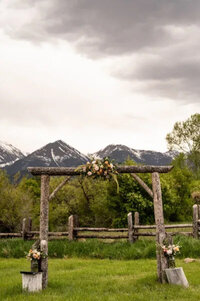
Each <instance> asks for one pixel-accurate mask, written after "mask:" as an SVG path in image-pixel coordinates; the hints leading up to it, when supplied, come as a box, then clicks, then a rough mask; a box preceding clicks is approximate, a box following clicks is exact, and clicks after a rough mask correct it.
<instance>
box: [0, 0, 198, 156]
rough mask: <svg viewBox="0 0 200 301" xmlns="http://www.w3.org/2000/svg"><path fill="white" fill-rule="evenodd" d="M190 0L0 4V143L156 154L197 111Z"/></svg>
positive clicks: (194, 11)
mask: <svg viewBox="0 0 200 301" xmlns="http://www.w3.org/2000/svg"><path fill="white" fill-rule="evenodd" d="M199 13H200V1H199V0H175V1H174V0H168V1H166V0H0V120H1V122H0V140H3V141H6V142H9V143H11V144H13V145H14V146H16V147H18V148H20V149H21V150H23V151H28V152H31V151H34V150H36V149H37V148H39V147H42V146H43V145H45V144H46V143H48V142H53V141H55V140H58V139H62V140H64V141H65V142H66V143H68V144H70V145H72V146H73V147H75V148H77V149H78V150H80V151H82V152H84V153H87V152H90V153H91V152H95V151H97V150H99V149H101V148H103V147H105V146H106V145H108V144H111V143H114V144H117V143H120V144H125V145H127V146H129V147H132V148H136V149H146V150H157V151H166V150H167V144H166V141H165V137H166V134H167V133H169V132H170V131H171V130H172V128H173V125H174V123H175V122H176V121H181V120H185V119H187V118H188V117H189V116H190V115H192V114H194V113H197V112H198V113H199V112H200V18H199Z"/></svg>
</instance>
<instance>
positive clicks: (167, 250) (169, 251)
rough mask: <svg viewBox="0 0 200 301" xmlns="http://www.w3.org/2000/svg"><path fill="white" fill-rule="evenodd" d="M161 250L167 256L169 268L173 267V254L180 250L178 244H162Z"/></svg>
mask: <svg viewBox="0 0 200 301" xmlns="http://www.w3.org/2000/svg"><path fill="white" fill-rule="evenodd" d="M162 250H163V253H164V255H165V256H166V257H167V260H168V265H169V268H175V267H176V265H175V256H176V255H177V254H178V253H179V252H180V246H178V245H168V246H166V245H163V246H162Z"/></svg>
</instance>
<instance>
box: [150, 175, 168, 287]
mask: <svg viewBox="0 0 200 301" xmlns="http://www.w3.org/2000/svg"><path fill="white" fill-rule="evenodd" d="M152 188H153V200H154V216H155V223H156V243H157V249H156V257H157V273H158V279H159V281H160V282H161V283H165V282H166V276H165V272H164V270H165V269H166V268H167V267H168V266H167V258H166V257H165V256H164V253H163V251H162V249H161V246H162V245H163V241H164V240H165V238H166V232H165V224H164V216H163V205H162V193H161V185H160V177H159V174H158V173H157V172H154V173H153V174H152Z"/></svg>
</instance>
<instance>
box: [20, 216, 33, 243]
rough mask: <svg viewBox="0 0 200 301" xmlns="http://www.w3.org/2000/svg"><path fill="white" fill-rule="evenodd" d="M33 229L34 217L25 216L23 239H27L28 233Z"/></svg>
mask: <svg viewBox="0 0 200 301" xmlns="http://www.w3.org/2000/svg"><path fill="white" fill-rule="evenodd" d="M31 230H32V219H31V218H23V220H22V239H23V240H26V239H27V238H28V233H29V232H30V231H31Z"/></svg>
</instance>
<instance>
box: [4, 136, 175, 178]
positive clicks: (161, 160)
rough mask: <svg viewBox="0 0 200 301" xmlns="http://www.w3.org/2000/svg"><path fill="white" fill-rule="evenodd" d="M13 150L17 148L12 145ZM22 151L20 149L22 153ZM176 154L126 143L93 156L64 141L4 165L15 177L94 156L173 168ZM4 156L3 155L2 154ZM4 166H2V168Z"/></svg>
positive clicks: (76, 163) (77, 164)
mask: <svg viewBox="0 0 200 301" xmlns="http://www.w3.org/2000/svg"><path fill="white" fill-rule="evenodd" d="M9 146H10V148H11V149H16V148H14V147H13V146H11V145H9ZM18 151H19V150H18ZM176 154H177V153H176V152H165V153H161V152H156V151H149V150H137V149H133V148H130V147H128V146H126V145H123V144H109V145H107V146H106V147H105V148H103V149H101V150H99V151H98V152H95V153H93V154H90V155H88V156H87V155H84V154H82V153H81V152H79V151H78V150H77V149H75V148H73V147H72V146H70V145H68V144H67V143H65V142H64V141H62V140H57V141H55V142H50V143H48V144H46V145H44V146H43V147H41V148H39V149H37V150H35V151H34V152H32V153H30V154H28V155H27V156H24V155H22V153H21V151H19V159H16V160H15V161H13V162H11V164H10V163H9V162H10V161H9V162H8V164H6V163H4V165H3V166H2V168H4V169H5V170H6V172H7V173H8V175H9V176H11V177H12V176H14V175H15V174H16V173H17V172H20V174H21V175H25V174H27V167H30V166H32V167H36V166H42V167H59V166H60V167H77V166H79V165H82V164H85V163H86V162H87V161H89V160H90V159H89V158H90V157H99V158H104V157H110V159H112V160H115V162H116V163H118V164H121V163H124V161H126V160H127V158H130V159H132V160H134V161H135V162H136V163H139V164H144V165H169V164H171V161H172V160H173V158H174V157H175V156H176ZM0 156H1V152H0ZM0 167H1V166H0Z"/></svg>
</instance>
